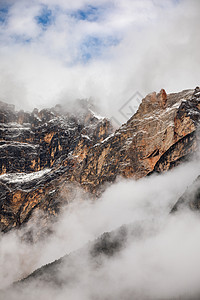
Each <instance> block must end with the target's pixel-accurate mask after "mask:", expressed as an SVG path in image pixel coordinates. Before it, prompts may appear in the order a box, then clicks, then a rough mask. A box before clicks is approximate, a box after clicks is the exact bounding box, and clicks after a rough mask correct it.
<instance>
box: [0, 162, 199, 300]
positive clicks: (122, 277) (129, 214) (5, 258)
mask: <svg viewBox="0 0 200 300" xmlns="http://www.w3.org/2000/svg"><path fill="white" fill-rule="evenodd" d="M198 174H199V162H198V161H193V162H190V163H186V164H183V165H181V166H179V167H177V168H175V169H173V170H172V171H169V172H167V173H164V174H162V175H155V176H151V177H148V178H143V179H140V180H138V181H134V180H133V179H126V180H125V179H120V178H119V179H118V182H116V183H115V184H113V185H111V186H110V187H108V188H107V189H106V191H105V192H104V193H103V194H102V196H101V198H100V199H98V200H96V201H94V200H91V199H88V200H85V201H81V200H80V198H81V197H80V193H81V191H78V192H77V199H76V200H74V201H73V202H71V203H70V204H69V205H68V206H67V207H66V208H65V209H64V210H63V212H62V214H61V215H60V217H59V220H58V222H57V223H56V225H55V224H54V225H53V226H54V227H53V234H52V235H50V236H49V237H48V238H47V239H46V240H43V241H38V242H36V243H35V244H28V243H26V242H25V241H24V242H23V241H22V240H21V234H22V232H21V230H19V231H13V232H10V233H7V234H6V235H5V236H1V243H0V260H1V261H0V266H1V278H0V283H1V289H7V293H6V294H5V295H4V296H3V299H9V300H11V299H19V298H20V299H27V297H28V298H29V299H35V298H36V297H37V298H38V299H55V298H56V299H61V300H62V299H66V297H67V298H68V299H72V300H74V299H133V298H134V299H171V298H174V297H178V296H179V295H186V296H188V295H190V293H191V294H192V295H193V294H194V293H195V292H199V282H198V278H199V275H200V265H199V264H200V263H199V262H198V261H199V259H198V257H199V250H200V243H199V242H198V241H199V234H200V219H199V214H198V213H197V212H192V211H190V210H189V209H188V208H187V207H185V208H182V209H181V210H180V211H179V212H178V213H176V214H169V212H170V211H171V209H172V207H173V206H174V204H175V203H176V201H177V199H178V198H179V197H180V196H181V195H182V194H183V192H184V191H185V190H186V188H187V186H189V185H190V184H191V183H192V182H193V181H194V180H195V178H196V177H197V175H198ZM124 224H133V226H138V228H141V230H142V232H143V234H142V235H141V237H139V238H138V237H137V238H136V237H134V236H131V235H130V236H129V237H128V240H127V243H126V246H125V247H124V248H123V249H122V250H121V251H120V252H119V254H117V255H115V256H113V257H110V258H107V257H106V256H105V257H102V260H101V265H100V266H99V267H98V268H97V267H94V266H93V264H92V263H91V260H90V259H89V252H87V251H89V250H86V251H85V252H83V253H84V255H81V256H75V258H76V262H75V267H74V268H72V270H70V271H69V269H68V267H67V265H66V266H65V264H63V266H62V268H61V270H60V273H59V276H61V277H62V276H64V275H65V273H66V272H69V273H70V274H71V273H72V274H76V280H75V282H72V283H71V284H69V285H68V286H67V285H66V286H65V285H64V286H62V287H60V288H58V287H53V286H52V285H51V286H49V285H48V284H47V283H45V284H44V283H43V282H37V281H36V282H34V281H33V283H32V284H31V285H30V284H29V285H28V286H27V287H26V285H25V286H24V287H23V289H21V288H19V289H14V290H10V289H9V288H8V287H9V285H10V284H12V282H14V281H17V280H19V279H22V278H24V277H26V276H27V275H29V274H30V273H31V272H32V271H33V270H35V269H37V268H38V267H41V266H42V265H44V264H46V263H49V262H52V261H54V260H55V259H58V258H60V257H61V256H63V255H65V254H69V253H76V251H77V250H78V249H81V248H84V247H85V245H87V243H88V242H89V241H90V242H92V241H94V240H95V239H96V238H97V237H99V236H100V235H101V234H102V233H104V232H108V231H112V230H115V229H117V228H119V227H120V226H122V225H124ZM26 230H27V229H26V228H24V229H22V231H23V232H26ZM36 230H38V229H37V228H36ZM86 249H87V248H86ZM186 298H187V297H186Z"/></svg>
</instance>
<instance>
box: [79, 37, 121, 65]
mask: <svg viewBox="0 0 200 300" xmlns="http://www.w3.org/2000/svg"><path fill="white" fill-rule="evenodd" d="M119 42H120V40H119V39H118V38H116V37H112V36H106V37H97V36H88V37H86V38H85V39H84V40H83V41H82V43H81V45H80V60H81V61H82V62H84V63H86V62H88V61H89V60H91V59H92V58H96V57H100V56H101V55H102V54H103V50H104V49H106V48H109V47H111V46H116V45H118V44H119Z"/></svg>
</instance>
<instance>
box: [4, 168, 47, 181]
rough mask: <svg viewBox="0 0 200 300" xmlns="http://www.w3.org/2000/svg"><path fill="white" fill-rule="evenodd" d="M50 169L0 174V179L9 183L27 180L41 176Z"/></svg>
mask: <svg viewBox="0 0 200 300" xmlns="http://www.w3.org/2000/svg"><path fill="white" fill-rule="evenodd" d="M50 171H51V169H49V168H47V169H44V170H42V171H38V172H32V173H12V174H3V175H0V180H2V181H4V182H5V181H6V182H9V183H18V182H28V181H31V180H34V179H37V178H40V177H42V176H43V175H44V174H46V173H48V172H50Z"/></svg>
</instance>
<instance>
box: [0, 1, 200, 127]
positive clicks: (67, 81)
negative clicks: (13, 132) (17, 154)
mask: <svg viewBox="0 0 200 300" xmlns="http://www.w3.org/2000/svg"><path fill="white" fill-rule="evenodd" d="M199 9H200V2H199V1H198V0H162V1H161V0H93V1H91V0H76V1H73V3H72V1H69V0H29V1H26V0H15V1H14V0H6V1H4V0H1V1H0V100H3V101H6V102H8V103H14V104H15V105H16V108H17V109H25V110H32V109H33V108H34V107H39V108H43V107H51V106H53V105H55V104H56V103H68V102H69V101H73V100H74V99H76V98H90V97H91V98H92V99H93V101H94V102H95V103H97V104H98V106H99V107H100V110H101V112H102V114H104V115H107V116H108V117H113V118H115V119H116V120H118V121H119V122H125V121H126V118H125V117H124V116H122V115H121V114H120V112H119V111H120V108H121V107H122V106H123V105H124V103H126V101H127V100H128V99H130V98H131V97H132V95H134V94H135V93H137V92H139V93H140V95H141V97H144V96H145V95H146V94H147V93H150V92H152V91H156V92H159V90H160V89H161V88H165V89H166V91H167V92H168V93H169V92H176V91H180V90H183V89H188V88H195V87H196V86H197V85H199V82H198V80H199V75H200V74H199V73H200V69H199V62H200V58H199V44H200V43H199V42H200V37H199V34H198V29H199V25H200V24H199V23H200V20H199ZM134 101H135V105H133V106H134V110H136V109H137V106H138V104H139V102H140V101H141V99H139V101H138V100H137V101H136V100H134Z"/></svg>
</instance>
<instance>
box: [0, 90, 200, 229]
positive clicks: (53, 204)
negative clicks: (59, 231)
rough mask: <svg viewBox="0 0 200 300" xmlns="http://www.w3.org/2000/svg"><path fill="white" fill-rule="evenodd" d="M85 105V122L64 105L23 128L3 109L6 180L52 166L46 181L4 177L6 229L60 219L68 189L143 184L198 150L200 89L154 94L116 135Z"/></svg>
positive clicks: (0, 188)
mask: <svg viewBox="0 0 200 300" xmlns="http://www.w3.org/2000/svg"><path fill="white" fill-rule="evenodd" d="M83 104H84V105H85V102H83ZM84 105H83V106H84ZM83 106H81V115H79V118H77V117H75V116H74V115H72V114H69V113H64V114H61V111H62V109H61V108H60V107H59V106H58V107H56V108H55V109H52V110H47V109H46V110H42V111H40V112H38V111H37V110H34V112H33V113H32V114H27V113H24V114H25V115H24V118H25V119H24V120H26V122H25V123H22V124H19V123H17V122H18V120H19V116H18V113H15V112H14V111H13V110H9V109H8V108H7V107H6V108H5V107H3V108H2V109H0V118H1V120H3V121H2V125H1V128H0V149H1V152H0V171H1V174H6V173H17V172H22V173H23V172H24V173H30V172H33V171H35V172H36V171H40V170H44V171H45V170H48V169H47V168H49V171H48V172H47V173H44V174H43V175H42V176H41V177H38V178H35V179H34V178H33V179H31V178H30V180H27V181H24V182H23V180H22V181H21V182H19V181H17V182H15V181H12V180H9V178H7V177H5V175H3V176H4V177H3V176H1V177H0V205H1V211H0V220H1V229H2V230H4V231H6V230H10V229H11V228H13V227H16V226H20V225H21V224H23V223H26V222H27V221H28V220H29V218H30V217H31V216H32V214H33V212H34V211H37V210H39V209H40V210H43V211H45V212H46V213H48V215H52V216H53V215H56V214H57V213H58V211H59V209H60V207H61V206H62V205H63V203H64V202H66V201H68V199H69V198H68V196H69V194H70V193H69V192H68V191H67V189H65V186H66V183H69V182H71V183H74V184H76V185H77V184H78V185H79V186H81V187H82V188H83V189H84V190H85V191H87V192H90V193H92V194H95V195H99V193H101V187H102V185H103V184H104V183H108V182H113V181H114V180H115V179H116V177H117V176H122V177H126V178H129V177H132V178H135V179H139V178H141V177H144V176H146V175H149V174H151V173H152V172H162V171H165V170H168V169H170V168H172V167H174V166H176V165H177V164H179V163H180V162H181V161H182V160H184V159H186V158H188V157H189V156H190V155H191V154H192V153H194V152H195V151H196V150H197V135H196V131H197V127H198V122H199V120H200V90H199V88H196V89H195V90H186V91H182V92H180V93H174V94H169V95H167V94H166V92H165V90H163V89H162V90H161V91H160V93H158V94H156V93H155V92H154V93H151V94H149V95H147V96H146V97H145V98H144V99H143V100H142V103H141V104H140V106H139V108H138V111H137V112H136V114H135V115H134V116H132V117H131V118H130V119H129V120H128V122H127V123H126V124H123V125H122V126H121V127H120V128H119V129H118V130H116V131H115V132H113V129H112V126H111V124H110V122H109V121H108V120H106V119H98V118H97V117H95V116H94V115H93V113H92V112H91V111H89V110H86V111H84V113H82V109H83ZM19 122H20V123H21V122H22V118H20V121H19ZM16 124H17V125H16ZM16 158H17V159H16ZM33 174H34V173H33ZM6 176H7V175H6ZM63 191H65V193H64V194H65V195H64V196H63V197H62V196H60V195H61V194H62V195H63ZM68 193H69V194H68ZM58 195H59V197H58ZM70 195H71V194H70ZM70 197H71V196H70Z"/></svg>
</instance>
